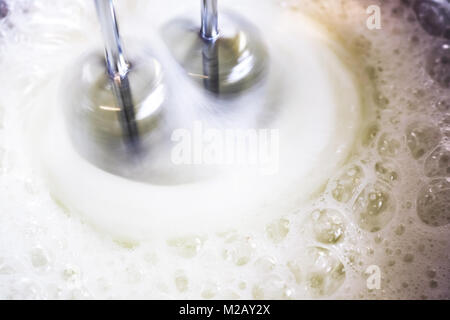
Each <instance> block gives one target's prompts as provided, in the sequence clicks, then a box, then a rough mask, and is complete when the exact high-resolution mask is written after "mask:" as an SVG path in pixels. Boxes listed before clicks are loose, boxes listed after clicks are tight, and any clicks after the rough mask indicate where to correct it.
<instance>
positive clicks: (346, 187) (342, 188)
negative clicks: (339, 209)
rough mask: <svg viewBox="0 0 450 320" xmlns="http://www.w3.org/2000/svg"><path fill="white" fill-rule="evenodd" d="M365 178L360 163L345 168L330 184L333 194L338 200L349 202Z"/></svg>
mask: <svg viewBox="0 0 450 320" xmlns="http://www.w3.org/2000/svg"><path fill="white" fill-rule="evenodd" d="M363 178H364V171H363V169H362V168H361V167H360V166H358V165H352V166H350V167H349V168H345V169H344V171H343V173H342V174H341V175H340V176H339V178H337V179H336V180H334V181H332V182H331V184H330V187H331V194H332V196H333V198H334V199H336V201H339V202H348V201H349V200H350V199H351V198H352V197H353V195H354V194H355V193H356V191H357V189H358V187H359V186H360V184H361V181H362V179H363Z"/></svg>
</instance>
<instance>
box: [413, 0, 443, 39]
mask: <svg viewBox="0 0 450 320" xmlns="http://www.w3.org/2000/svg"><path fill="white" fill-rule="evenodd" d="M413 9H414V12H415V13H416V16H417V19H418V20H419V22H420V24H421V26H422V27H423V29H424V30H425V31H426V32H428V33H429V34H430V35H433V36H438V37H445V38H447V39H450V1H448V0H416V1H415V2H414V5H413Z"/></svg>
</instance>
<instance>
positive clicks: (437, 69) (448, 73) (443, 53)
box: [427, 42, 450, 88]
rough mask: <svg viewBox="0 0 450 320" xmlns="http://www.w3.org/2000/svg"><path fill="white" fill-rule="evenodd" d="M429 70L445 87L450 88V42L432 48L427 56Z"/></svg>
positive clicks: (434, 78)
mask: <svg viewBox="0 0 450 320" xmlns="http://www.w3.org/2000/svg"><path fill="white" fill-rule="evenodd" d="M427 72H428V74H429V75H430V77H431V78H432V79H433V80H434V81H436V82H437V83H438V84H439V85H440V86H441V87H443V88H450V43H449V42H445V43H440V44H439V45H437V46H435V47H434V48H432V50H431V51H430V53H429V55H428V58H427Z"/></svg>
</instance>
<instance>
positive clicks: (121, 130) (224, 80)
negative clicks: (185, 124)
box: [66, 0, 268, 180]
mask: <svg viewBox="0 0 450 320" xmlns="http://www.w3.org/2000/svg"><path fill="white" fill-rule="evenodd" d="M95 5H96V9H97V15H98V19H99V23H100V26H101V31H102V36H103V43H104V48H105V49H104V52H105V53H104V58H102V57H101V54H100V52H99V51H95V52H91V53H90V54H88V55H86V56H84V57H82V58H81V59H80V60H79V62H78V63H77V64H76V65H77V69H76V70H75V72H74V75H75V78H74V80H73V81H72V83H77V82H78V83H79V82H80V79H81V83H80V85H76V86H75V87H71V88H69V89H70V90H68V91H70V94H71V95H73V97H72V99H70V101H73V102H71V103H72V104H75V105H71V106H70V107H69V108H68V111H67V112H66V119H67V123H68V125H69V131H70V135H71V138H72V141H73V143H74V144H75V146H76V149H77V150H78V152H79V153H80V154H81V155H82V156H83V157H84V158H86V159H87V160H89V161H90V162H91V163H93V164H95V165H96V166H98V167H99V168H102V169H103V170H106V171H108V172H110V173H113V174H116V175H120V176H125V177H127V178H131V179H135V180H151V179H147V178H144V177H148V176H149V175H151V174H150V173H149V171H150V169H149V167H150V166H152V165H153V164H151V162H152V161H153V160H154V155H155V153H152V150H153V151H155V149H156V148H157V146H156V145H157V144H158V143H160V142H161V141H162V144H164V141H165V140H163V139H166V140H167V141H170V137H169V136H168V134H167V132H166V131H167V130H166V129H167V128H163V127H164V125H166V122H164V120H163V119H164V117H165V116H167V113H168V112H167V108H166V107H167V104H168V103H171V102H169V99H170V98H171V97H170V96H169V94H168V88H167V84H166V81H165V78H164V72H163V67H162V65H161V64H160V62H159V61H158V60H157V59H155V58H154V55H153V54H152V53H151V50H150V49H148V47H146V46H145V44H144V45H143V44H139V45H138V46H134V47H133V46H130V47H127V49H129V50H126V51H125V50H124V47H123V43H122V39H121V37H120V34H119V29H118V26H117V20H116V15H115V10H114V5H113V2H112V0H95ZM218 18H219V16H218V8H217V0H202V2H201V24H200V26H197V25H196V24H195V23H191V22H189V21H188V22H187V23H186V21H185V20H184V19H182V20H176V21H174V22H171V23H169V24H168V25H167V28H165V29H164V32H163V38H164V40H165V42H166V44H167V45H168V48H169V49H170V50H171V53H172V54H173V56H174V58H175V60H176V61H178V62H179V63H180V65H181V66H182V68H184V70H185V71H186V72H185V75H187V77H188V78H191V79H194V82H197V83H199V84H201V86H202V87H203V88H204V89H205V92H206V93H211V94H212V96H213V97H214V99H216V98H220V99H222V100H223V99H227V98H230V97H231V98H233V97H237V96H242V95H243V94H244V92H245V91H247V90H249V89H251V88H254V87H256V88H261V86H258V84H260V83H261V82H262V80H264V78H265V72H266V63H267V60H268V57H267V51H266V49H265V46H264V45H263V43H262V40H261V39H260V37H259V35H258V32H257V31H256V28H255V27H254V26H252V25H251V24H250V23H249V22H247V21H246V20H245V19H243V18H241V17H239V16H236V15H234V14H224V15H223V23H222V24H221V26H220V28H219V24H218V21H219V20H218ZM180 21H181V24H180ZM125 52H127V53H128V56H127V58H128V59H127V58H126V57H125ZM80 65H81V68H80V67H79V66H80ZM105 67H106V68H105ZM173 92H174V91H172V92H171V94H172V93H173ZM80 97H81V98H80ZM228 100H230V99H228ZM165 106H166V107H165ZM166 144H167V143H166ZM167 159H168V157H166V158H165V160H164V161H166V162H167ZM169 161H170V160H169ZM155 171H158V170H156V169H155Z"/></svg>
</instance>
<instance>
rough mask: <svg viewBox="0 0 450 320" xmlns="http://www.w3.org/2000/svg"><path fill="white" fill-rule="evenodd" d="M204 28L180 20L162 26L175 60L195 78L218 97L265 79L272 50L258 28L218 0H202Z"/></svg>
mask: <svg viewBox="0 0 450 320" xmlns="http://www.w3.org/2000/svg"><path fill="white" fill-rule="evenodd" d="M201 5H202V10H201V18H202V20H201V25H200V31H198V30H199V27H198V25H196V23H195V22H193V21H190V20H188V19H183V18H181V19H177V20H175V21H172V22H170V23H169V24H167V25H166V26H164V28H163V29H162V33H163V39H164V41H165V42H166V43H167V45H168V46H169V48H170V49H171V51H172V53H173V55H174V57H175V59H176V60H177V61H178V63H179V64H180V65H181V66H182V67H183V68H184V69H185V70H186V73H187V74H188V75H190V76H191V77H192V79H193V80H194V81H196V82H198V83H199V84H201V85H202V86H203V87H204V88H205V89H206V90H207V91H208V92H210V93H212V94H214V95H215V96H220V97H224V96H227V97H229V96H235V95H239V94H241V93H242V92H244V91H246V90H248V89H251V88H253V87H255V86H256V85H258V84H259V83H261V80H263V79H264V78H265V73H266V71H267V70H266V69H267V67H266V66H267V63H268V53H267V51H266V48H265V46H264V43H263V41H262V39H261V37H260V36H259V33H258V31H257V28H255V27H254V26H253V25H252V24H251V23H249V22H248V21H247V20H246V19H243V18H242V17H240V16H238V15H236V14H221V15H220V25H219V20H218V19H219V18H218V17H219V15H218V7H217V0H202V2H201Z"/></svg>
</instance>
